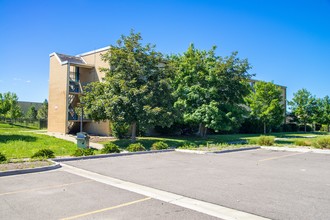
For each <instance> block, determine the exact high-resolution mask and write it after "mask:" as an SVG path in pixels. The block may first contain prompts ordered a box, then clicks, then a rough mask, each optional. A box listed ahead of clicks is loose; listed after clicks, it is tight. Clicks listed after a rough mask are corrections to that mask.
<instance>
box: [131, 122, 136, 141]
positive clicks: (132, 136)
mask: <svg viewBox="0 0 330 220" xmlns="http://www.w3.org/2000/svg"><path fill="white" fill-rule="evenodd" d="M131 126H132V135H131V141H132V142H135V141H136V121H135V122H133V123H132V125H131Z"/></svg>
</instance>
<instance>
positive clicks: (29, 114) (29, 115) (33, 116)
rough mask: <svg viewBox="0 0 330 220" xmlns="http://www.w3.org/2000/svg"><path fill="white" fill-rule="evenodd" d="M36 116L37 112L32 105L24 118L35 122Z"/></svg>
mask: <svg viewBox="0 0 330 220" xmlns="http://www.w3.org/2000/svg"><path fill="white" fill-rule="evenodd" d="M37 114H38V111H37V110H36V107H35V106H34V105H32V106H31V107H30V108H29V110H28V111H27V113H26V118H28V119H31V120H37Z"/></svg>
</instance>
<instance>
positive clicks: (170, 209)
mask: <svg viewBox="0 0 330 220" xmlns="http://www.w3.org/2000/svg"><path fill="white" fill-rule="evenodd" d="M0 216H1V219H216V218H214V217H211V216H208V215H205V214H202V213H199V212H196V211H192V210H190V209H186V208H182V207H180V206H176V205H172V204H168V203H164V202H161V201H158V200H155V199H152V198H150V197H146V196H144V195H140V194H136V193H132V192H129V191H126V190H122V189H118V188H116V187H111V186H109V185H106V184H103V183H99V182H96V181H93V180H91V179H86V178H82V177H79V176H77V175H73V174H70V173H68V172H65V171H62V170H60V171H48V172H41V173H33V174H24V175H17V176H8V177H1V178H0Z"/></svg>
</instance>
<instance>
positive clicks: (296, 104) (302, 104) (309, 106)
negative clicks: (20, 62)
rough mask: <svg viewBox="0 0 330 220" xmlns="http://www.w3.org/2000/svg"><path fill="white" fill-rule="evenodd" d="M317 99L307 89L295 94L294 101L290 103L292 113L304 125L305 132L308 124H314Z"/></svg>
mask: <svg viewBox="0 0 330 220" xmlns="http://www.w3.org/2000/svg"><path fill="white" fill-rule="evenodd" d="M315 101H316V99H315V97H314V96H312V95H311V93H310V92H309V91H307V89H300V90H298V91H297V92H296V93H294V94H293V99H292V101H290V102H289V105H290V108H291V111H292V113H293V114H294V115H295V116H296V117H297V118H298V120H299V122H300V123H302V124H304V128H305V132H306V131H307V123H310V122H312V119H313V114H314V112H315Z"/></svg>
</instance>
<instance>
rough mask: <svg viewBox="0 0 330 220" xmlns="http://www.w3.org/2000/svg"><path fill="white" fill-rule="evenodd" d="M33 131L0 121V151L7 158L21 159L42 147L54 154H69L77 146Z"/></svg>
mask: <svg viewBox="0 0 330 220" xmlns="http://www.w3.org/2000/svg"><path fill="white" fill-rule="evenodd" d="M34 131H35V130H33V129H30V128H25V127H23V126H14V125H9V124H3V123H0V152H1V153H3V154H4V155H6V157H7V158H8V159H14V158H15V159H16V158H17V159H21V158H29V157H31V156H32V155H33V154H34V153H35V152H37V151H38V150H40V149H43V148H47V149H50V150H52V151H54V153H55V156H64V155H71V154H72V153H73V152H74V151H75V149H76V148H77V147H76V144H74V143H72V142H69V141H65V140H61V139H57V138H55V137H50V136H48V135H43V134H36V133H35V132H34Z"/></svg>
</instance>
